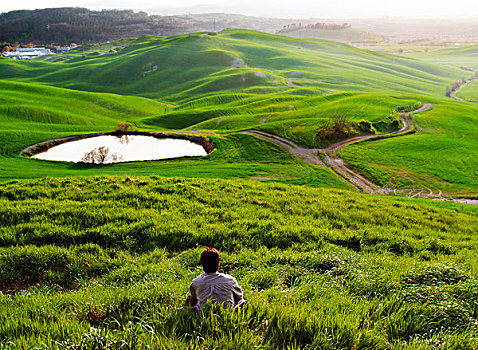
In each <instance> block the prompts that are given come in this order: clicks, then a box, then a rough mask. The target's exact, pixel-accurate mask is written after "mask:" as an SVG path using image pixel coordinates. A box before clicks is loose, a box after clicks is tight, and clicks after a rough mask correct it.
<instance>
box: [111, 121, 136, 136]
mask: <svg viewBox="0 0 478 350" xmlns="http://www.w3.org/2000/svg"><path fill="white" fill-rule="evenodd" d="M132 129H133V125H131V124H130V123H128V122H124V123H118V125H116V129H115V131H117V132H119V133H121V134H126V133H128V131H132Z"/></svg>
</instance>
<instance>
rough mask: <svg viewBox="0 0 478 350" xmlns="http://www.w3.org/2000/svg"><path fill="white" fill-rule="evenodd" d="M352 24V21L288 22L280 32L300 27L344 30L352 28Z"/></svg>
mask: <svg viewBox="0 0 478 350" xmlns="http://www.w3.org/2000/svg"><path fill="white" fill-rule="evenodd" d="M351 27H352V25H351V24H350V23H343V24H336V23H315V24H308V25H306V26H302V23H299V24H295V23H292V24H288V25H285V26H284V27H283V28H282V29H281V30H280V31H279V33H287V32H292V31H295V30H299V29H327V30H342V29H346V28H351Z"/></svg>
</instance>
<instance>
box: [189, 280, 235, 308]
mask: <svg viewBox="0 0 478 350" xmlns="http://www.w3.org/2000/svg"><path fill="white" fill-rule="evenodd" d="M189 290H190V291H191V295H192V296H194V297H196V298H197V300H198V302H197V304H196V306H195V308H197V309H198V310H201V309H202V307H203V306H204V304H206V301H207V299H209V298H210V299H211V300H212V302H213V303H221V304H223V306H224V308H228V307H234V298H235V299H240V298H242V296H243V295H242V289H241V287H240V286H239V285H238V284H237V281H236V279H235V278H234V277H232V276H230V275H226V274H223V273H219V272H205V273H203V274H202V275H199V276H198V277H196V278H195V279H193V281H192V283H191V286H190V287H189Z"/></svg>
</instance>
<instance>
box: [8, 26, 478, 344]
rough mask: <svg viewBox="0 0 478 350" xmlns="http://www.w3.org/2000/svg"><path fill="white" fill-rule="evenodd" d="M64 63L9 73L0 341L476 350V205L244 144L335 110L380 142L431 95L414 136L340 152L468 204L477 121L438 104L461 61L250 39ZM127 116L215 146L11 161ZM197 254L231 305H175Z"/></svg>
mask: <svg viewBox="0 0 478 350" xmlns="http://www.w3.org/2000/svg"><path fill="white" fill-rule="evenodd" d="M83 56H86V57H83ZM63 59H64V61H63V62H60V61H59V62H49V60H52V59H51V57H50V58H47V60H45V61H30V62H18V61H12V60H7V59H0V76H1V77H2V80H0V272H1V273H0V349H4V348H5V349H10V348H19V349H23V348H40V349H85V350H86V349H146V348H157V349H176V348H184V349H206V348H207V349H284V350H285V349H344V350H345V349H374V350H375V349H379V350H405V349H406V350H409V349H410V350H411V349H416V350H419V349H420V350H422V349H432V348H433V349H456V350H458V349H460V350H461V349H478V343H477V339H478V327H477V325H478V309H477V305H478V289H477V286H478V283H477V279H478V270H477V267H476V266H478V258H477V256H478V255H477V251H476V250H477V249H478V248H477V247H478V244H477V243H478V242H477V241H476V240H477V237H478V235H477V234H478V231H477V228H478V219H477V218H478V215H477V214H478V207H476V206H468V205H463V204H457V203H449V202H439V201H430V200H421V199H410V198H406V197H385V196H381V197H380V196H372V195H361V194H357V193H355V192H354V191H353V190H354V188H353V187H352V186H351V185H350V184H349V183H348V182H346V181H345V180H344V179H342V178H341V177H339V176H338V175H336V174H335V173H334V172H332V170H330V169H328V168H325V167H321V166H320V165H318V164H315V163H314V164H310V163H304V162H303V161H302V160H300V159H299V158H297V157H295V156H294V155H293V154H291V153H290V152H288V151H287V150H286V149H285V148H283V147H280V146H279V145H277V144H276V143H273V142H270V141H268V140H266V139H262V138H259V137H255V136H253V135H251V134H245V133H243V131H245V130H249V129H255V130H260V131H263V132H269V133H272V134H275V135H278V136H282V137H285V138H287V139H290V140H292V141H294V142H296V143H298V144H299V145H301V146H304V147H308V148H312V147H317V146H324V145H326V144H328V143H330V142H333V141H331V140H321V139H319V140H318V139H317V137H316V134H317V133H318V131H319V129H320V128H322V127H323V125H324V123H326V122H328V121H331V120H334V119H335V120H336V119H337V117H338V116H339V117H340V116H344V117H346V119H347V122H348V123H350V125H349V126H350V128H352V129H353V128H357V127H358V123H359V122H364V124H365V125H368V126H369V130H368V131H367V130H365V131H364V130H362V131H357V130H358V129H357V130H355V129H354V131H356V132H357V133H375V132H376V133H384V132H387V131H388V129H390V130H391V129H397V128H398V127H399V123H398V120H399V111H406V110H413V109H414V108H416V106H419V105H422V104H423V103H430V104H433V109H432V110H429V111H426V112H422V113H419V114H418V115H416V116H415V117H411V120H412V121H413V123H414V125H415V129H414V130H413V132H411V133H409V134H407V135H400V136H397V137H393V138H385V139H382V140H376V141H372V142H363V143H358V144H354V145H350V146H347V147H346V148H345V149H342V150H341V151H340V152H339V154H340V156H341V157H343V158H344V159H345V160H346V162H347V163H349V164H350V165H351V166H352V167H353V168H354V169H355V170H356V171H357V172H360V173H362V174H363V175H365V176H366V177H368V178H370V179H372V180H373V181H374V182H376V183H377V184H380V185H382V186H388V187H398V188H399V189H408V191H409V192H410V193H409V194H410V195H413V194H417V192H419V191H433V192H434V193H439V191H443V192H446V193H448V194H454V195H458V196H461V195H463V196H467V197H469V196H476V195H478V181H477V169H478V163H477V159H478V154H477V149H476V144H477V141H478V140H477V139H478V107H477V106H476V105H475V104H474V103H472V102H458V101H456V100H453V99H451V98H450V99H448V98H445V97H444V96H443V95H444V90H445V87H446V86H448V85H449V84H450V82H452V81H455V80H456V79H459V78H461V75H462V74H463V72H465V71H463V70H462V69H459V68H457V67H459V66H457V65H456V64H455V65H454V66H453V67H452V66H444V65H439V64H435V63H427V62H425V61H423V60H422V61H420V60H417V59H411V58H403V57H397V56H393V55H386V54H379V53H372V52H369V51H365V50H359V49H356V48H353V47H350V46H348V45H344V44H339V43H335V42H330V41H323V40H315V39H307V40H304V39H303V40H298V39H294V38H288V37H283V36H275V35H269V34H263V33H258V32H251V31H244V30H227V31H224V32H222V33H220V34H218V35H209V34H207V33H196V34H191V35H179V36H174V37H167V38H166V37H149V36H145V37H141V38H139V39H135V40H129V39H128V40H124V41H122V42H117V43H109V44H104V45H103V44H101V45H94V46H91V47H89V48H87V49H86V50H85V51H83V50H81V51H77V52H73V53H70V54H69V55H67V56H66V57H63ZM466 72H468V73H470V74H471V72H469V71H466ZM469 89H472V85H470V87H469ZM463 92H465V93H466V90H465V89H463ZM125 121H128V122H129V123H131V124H133V125H134V126H135V128H137V129H139V130H145V131H158V130H163V131H165V132H171V133H174V132H176V131H177V130H179V129H180V130H181V131H182V132H186V133H201V135H202V136H203V137H207V138H209V140H210V141H211V142H212V143H213V144H214V146H215V148H216V151H214V152H212V153H211V154H209V155H208V156H206V157H201V158H187V157H186V158H181V159H172V160H165V161H145V162H131V163H118V164H108V165H102V166H101V165H94V164H93V165H92V164H83V163H68V162H53V161H41V160H37V159H29V158H26V157H22V156H20V155H19V153H20V151H21V150H22V149H24V148H25V147H27V146H29V145H32V144H34V143H37V142H41V141H45V140H49V139H53V138H59V137H64V136H68V135H75V134H84V133H96V132H103V131H111V130H113V129H114V128H115V127H116V126H117V124H118V123H119V122H125ZM372 126H373V129H372V128H371V127H372ZM195 130H198V131H195ZM145 175H147V176H145ZM297 185H300V186H297ZM204 246H215V247H217V248H219V249H220V250H221V251H222V253H223V260H222V265H221V266H222V270H221V271H222V272H226V273H230V274H232V275H234V276H235V277H236V278H237V279H238V281H239V283H240V284H241V285H242V286H243V287H244V290H245V296H246V299H247V300H248V304H247V305H246V307H245V308H244V309H243V310H242V311H240V312H224V311H223V310H222V309H221V308H218V307H214V306H211V305H209V306H207V307H206V309H205V310H204V312H203V313H202V314H201V316H200V317H199V318H197V317H195V316H194V315H193V314H192V313H191V312H190V310H188V309H181V308H180V307H181V306H182V305H183V302H184V298H185V297H186V295H187V291H188V286H189V284H190V282H191V280H192V278H194V277H195V276H196V275H198V274H199V273H201V269H200V267H199V266H198V265H199V264H198V255H199V253H200V252H201V249H202V248H203V247H204Z"/></svg>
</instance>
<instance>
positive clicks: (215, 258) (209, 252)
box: [201, 248, 221, 272]
mask: <svg viewBox="0 0 478 350" xmlns="http://www.w3.org/2000/svg"><path fill="white" fill-rule="evenodd" d="M220 260H221V254H219V252H218V251H217V249H214V248H206V249H204V250H203V251H202V253H201V264H202V268H203V269H204V272H216V271H217V270H219V261H220Z"/></svg>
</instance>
